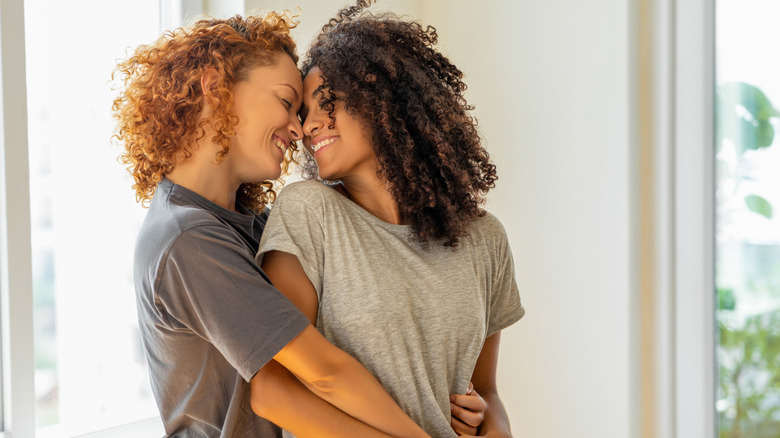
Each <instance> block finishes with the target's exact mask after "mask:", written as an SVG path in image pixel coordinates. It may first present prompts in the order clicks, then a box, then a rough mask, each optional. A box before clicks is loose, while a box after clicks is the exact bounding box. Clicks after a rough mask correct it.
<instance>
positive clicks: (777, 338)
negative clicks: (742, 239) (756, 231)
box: [715, 82, 780, 438]
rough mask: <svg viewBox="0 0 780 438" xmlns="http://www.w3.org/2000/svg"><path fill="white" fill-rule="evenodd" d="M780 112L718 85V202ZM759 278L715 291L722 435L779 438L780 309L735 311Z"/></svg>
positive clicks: (737, 87) (749, 204) (771, 135)
mask: <svg viewBox="0 0 780 438" xmlns="http://www.w3.org/2000/svg"><path fill="white" fill-rule="evenodd" d="M779 117H780V111H778V110H777V109H775V107H774V106H773V105H772V103H771V102H770V101H769V99H768V98H767V97H766V95H765V94H764V93H763V92H762V91H761V90H760V89H759V88H758V87H755V86H753V85H750V84H747V83H744V82H730V83H726V84H723V85H721V86H720V87H718V89H717V92H716V126H717V130H716V146H715V147H716V158H717V162H716V166H717V167H716V169H717V175H718V183H719V193H718V195H719V204H724V203H725V202H728V201H729V200H730V199H733V197H734V196H736V195H737V193H739V191H738V189H739V187H740V183H741V182H742V181H745V180H749V179H752V178H753V177H752V175H751V173H750V172H751V166H750V163H749V159H746V157H747V156H749V155H751V154H750V153H749V151H759V150H761V149H765V148H768V147H771V146H772V144H773V142H774V139H775V129H774V126H773V125H772V119H773V118H779ZM727 145H731V146H732V147H733V153H724V154H721V152H722V151H723V149H724V147H726V146H727ZM729 152H730V151H729ZM754 158H755V157H754ZM726 190H728V192H727V193H724V192H726ZM743 200H744V204H743V206H744V207H745V208H747V209H748V210H750V211H752V212H754V213H756V214H759V215H761V216H763V217H765V218H767V219H771V218H772V217H773V214H774V211H773V208H772V205H771V204H770V203H769V201H767V200H766V199H765V198H764V197H762V196H760V195H758V194H755V193H750V194H747V195H745V196H744V197H743ZM733 212H734V211H733V210H729V209H720V208H719V214H723V215H724V216H726V217H727V218H728V216H730V215H731V214H732V213H733ZM754 280H755V279H754ZM754 283H755V282H754V281H751V282H748V283H747V284H746V286H747V288H746V289H747V290H742V287H740V288H739V289H740V290H735V288H734V287H730V286H729V285H725V286H724V285H720V284H719V288H718V289H717V291H716V293H717V306H718V307H717V308H718V337H719V342H718V348H717V359H718V371H719V372H718V383H719V394H718V399H719V401H718V415H719V423H720V427H719V438H780V309H776V310H773V311H770V312H765V313H759V314H754V315H751V316H748V317H746V318H741V317H736V312H734V311H735V310H736V309H737V306H738V305H739V302H738V299H739V297H741V296H743V294H750V295H751V296H753V295H756V296H757V295H759V294H760V290H759V289H761V288H758V287H754V286H756V285H757V283H756V284H754ZM751 285H753V286H751Z"/></svg>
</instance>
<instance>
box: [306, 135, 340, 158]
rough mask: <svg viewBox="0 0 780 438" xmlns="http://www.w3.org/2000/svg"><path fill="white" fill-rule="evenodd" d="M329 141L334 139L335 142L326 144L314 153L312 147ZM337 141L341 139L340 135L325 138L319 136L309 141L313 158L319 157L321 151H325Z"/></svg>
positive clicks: (324, 136)
mask: <svg viewBox="0 0 780 438" xmlns="http://www.w3.org/2000/svg"><path fill="white" fill-rule="evenodd" d="M330 139H335V140H334V141H333V142H331V143H330V144H326V145H325V146H322V147H320V148H319V149H318V150H317V151H316V152H315V151H314V145H315V144H318V143H321V142H323V141H327V140H330ZM339 139H341V136H340V135H327V136H326V135H321V136H317V137H314V138H313V139H312V140H311V143H310V149H311V151H312V152H313V153H314V158H317V156H318V155H320V154H321V153H322V152H323V151H325V149H328V148H329V147H330V146H331V145H333V144H334V143H336V142H337V141H338V140H339Z"/></svg>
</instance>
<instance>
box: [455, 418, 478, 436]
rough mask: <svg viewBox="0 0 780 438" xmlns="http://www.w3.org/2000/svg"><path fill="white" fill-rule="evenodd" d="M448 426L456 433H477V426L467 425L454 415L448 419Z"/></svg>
mask: <svg viewBox="0 0 780 438" xmlns="http://www.w3.org/2000/svg"><path fill="white" fill-rule="evenodd" d="M450 426H452V430H454V431H455V433H457V434H458V435H469V436H472V435H476V434H477V428H476V427H473V426H469V425H468V424H465V423H463V422H462V421H460V420H458V419H457V418H455V417H452V419H451V420H450Z"/></svg>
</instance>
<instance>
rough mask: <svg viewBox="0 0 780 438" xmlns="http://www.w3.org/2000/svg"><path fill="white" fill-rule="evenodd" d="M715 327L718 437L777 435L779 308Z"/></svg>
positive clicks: (779, 424)
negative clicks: (721, 406)
mask: <svg viewBox="0 0 780 438" xmlns="http://www.w3.org/2000/svg"><path fill="white" fill-rule="evenodd" d="M718 326H719V327H718V328H719V333H718V335H719V337H720V347H719V349H718V359H719V363H720V372H719V384H720V397H721V399H722V400H725V401H726V403H727V406H726V407H725V409H722V410H721V411H720V425H721V427H720V434H719V435H720V437H721V438H777V437H780V310H775V311H772V312H767V313H762V314H758V315H754V316H751V317H748V318H747V319H746V320H745V322H744V324H741V325H740V326H739V327H729V325H728V324H727V323H725V322H723V321H720V322H719V324H718Z"/></svg>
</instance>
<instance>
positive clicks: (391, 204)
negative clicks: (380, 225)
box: [339, 173, 405, 225]
mask: <svg viewBox="0 0 780 438" xmlns="http://www.w3.org/2000/svg"><path fill="white" fill-rule="evenodd" d="M339 191H340V192H341V194H343V195H345V196H346V197H348V198H349V199H351V200H352V202H354V203H355V204H357V205H358V206H360V207H361V208H363V209H364V210H366V211H367V212H369V213H371V214H372V215H374V216H376V217H378V218H379V219H382V220H383V221H385V222H388V223H391V224H396V225H403V224H404V223H405V222H404V220H403V218H401V214H400V212H399V210H398V203H397V202H396V201H395V199H393V195H392V194H391V193H390V187H389V185H388V183H387V182H386V181H383V180H381V179H379V177H378V176H377V175H376V174H375V173H374V174H372V175H367V176H364V177H362V178H359V177H357V178H348V179H343V180H342V181H341V186H340V190H339Z"/></svg>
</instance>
